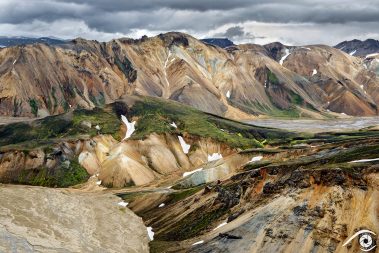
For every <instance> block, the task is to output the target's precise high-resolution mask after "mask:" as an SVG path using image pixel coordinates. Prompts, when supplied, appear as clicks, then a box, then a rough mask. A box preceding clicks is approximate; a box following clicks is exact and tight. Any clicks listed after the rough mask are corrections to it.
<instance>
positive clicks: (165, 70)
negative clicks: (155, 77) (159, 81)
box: [164, 50, 171, 86]
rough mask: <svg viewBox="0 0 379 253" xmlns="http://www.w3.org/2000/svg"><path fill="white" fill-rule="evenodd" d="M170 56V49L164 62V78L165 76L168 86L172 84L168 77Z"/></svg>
mask: <svg viewBox="0 0 379 253" xmlns="http://www.w3.org/2000/svg"><path fill="white" fill-rule="evenodd" d="M170 56H171V51H170V50H168V55H167V59H166V61H165V63H164V78H165V81H166V84H167V86H170V82H169V81H168V78H167V67H168V64H169V62H168V60H169V58H170Z"/></svg>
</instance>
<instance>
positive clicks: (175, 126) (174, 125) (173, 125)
mask: <svg viewBox="0 0 379 253" xmlns="http://www.w3.org/2000/svg"><path fill="white" fill-rule="evenodd" d="M170 126H172V127H174V128H178V126H177V125H176V124H175V122H172V123H171V124H170Z"/></svg>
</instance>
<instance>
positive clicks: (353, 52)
mask: <svg viewBox="0 0 379 253" xmlns="http://www.w3.org/2000/svg"><path fill="white" fill-rule="evenodd" d="M356 52H357V50H354V51H352V52H350V53H349V55H354V54H355V53H356Z"/></svg>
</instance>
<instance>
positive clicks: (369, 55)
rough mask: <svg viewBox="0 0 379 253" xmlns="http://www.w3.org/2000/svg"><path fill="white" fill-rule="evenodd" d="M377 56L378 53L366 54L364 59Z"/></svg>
mask: <svg viewBox="0 0 379 253" xmlns="http://www.w3.org/2000/svg"><path fill="white" fill-rule="evenodd" d="M377 55H379V53H375V54H368V55H366V59H367V58H371V57H375V56H377Z"/></svg>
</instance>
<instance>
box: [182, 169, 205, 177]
mask: <svg viewBox="0 0 379 253" xmlns="http://www.w3.org/2000/svg"><path fill="white" fill-rule="evenodd" d="M202 170H203V168H199V169H196V170H193V171H189V172H184V173H183V177H187V176H189V175H192V174H193V173H196V172H198V171H202Z"/></svg>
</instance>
